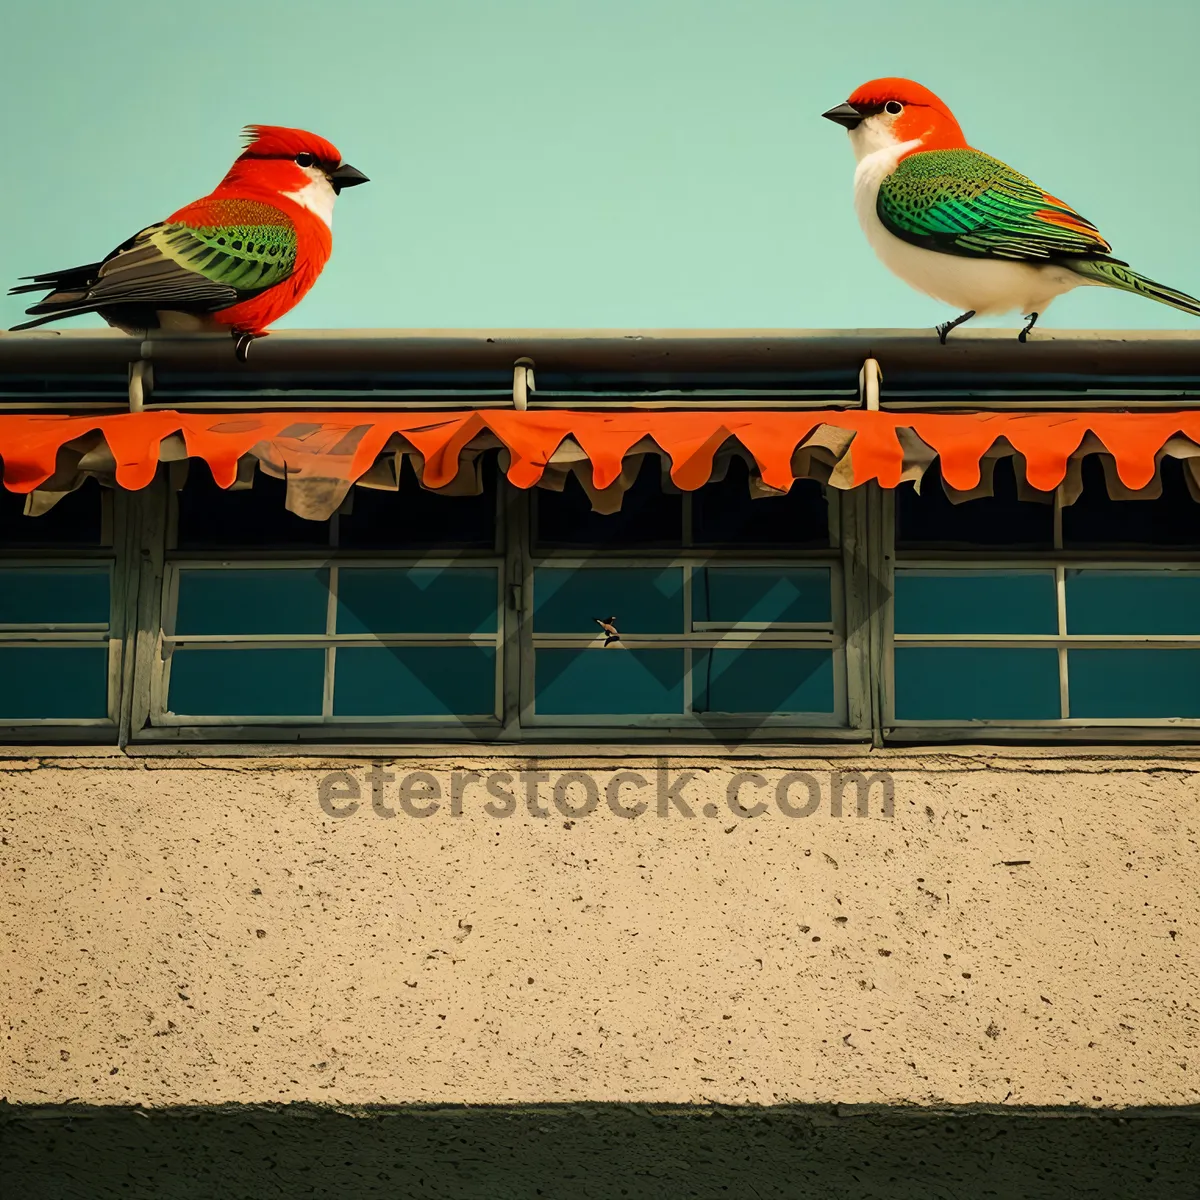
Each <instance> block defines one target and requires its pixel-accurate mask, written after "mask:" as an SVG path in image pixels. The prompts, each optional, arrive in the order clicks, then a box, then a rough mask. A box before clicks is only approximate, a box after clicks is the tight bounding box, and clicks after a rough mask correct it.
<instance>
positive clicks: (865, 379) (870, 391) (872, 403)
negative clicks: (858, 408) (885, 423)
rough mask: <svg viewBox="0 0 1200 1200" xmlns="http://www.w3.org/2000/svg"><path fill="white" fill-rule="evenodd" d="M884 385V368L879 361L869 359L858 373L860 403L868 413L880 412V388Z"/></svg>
mask: <svg viewBox="0 0 1200 1200" xmlns="http://www.w3.org/2000/svg"><path fill="white" fill-rule="evenodd" d="M882 383H883V368H882V367H881V366H880V365H879V362H878V360H877V359H874V358H868V359H867V360H866V361H865V362H864V363H863V365H862V370H861V371H859V373H858V402H859V403H860V404H861V405H862V406H863V408H865V409H866V410H867V412H878V411H879V386H880V384H882Z"/></svg>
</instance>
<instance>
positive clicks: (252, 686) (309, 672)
mask: <svg viewBox="0 0 1200 1200" xmlns="http://www.w3.org/2000/svg"><path fill="white" fill-rule="evenodd" d="M324 688H325V651H324V650H319V649H313V650H295V649H279V650H216V649H208V648H205V649H187V648H184V649H177V650H176V651H175V652H174V654H172V655H171V682H170V694H169V697H168V700H167V707H168V709H169V711H171V712H173V713H178V714H180V715H183V716H191V717H310V716H311V717H319V716H320V715H321V698H322V693H323V691H324Z"/></svg>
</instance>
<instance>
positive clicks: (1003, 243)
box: [876, 149, 1111, 262]
mask: <svg viewBox="0 0 1200 1200" xmlns="http://www.w3.org/2000/svg"><path fill="white" fill-rule="evenodd" d="M876 210H877V212H878V214H879V219H880V221H882V222H883V225H884V227H885V228H886V229H888V230H889V231H890V232H891V233H893V234H895V235H896V237H898V238H902V239H903V240H904V241H906V242H911V243H912V244H913V245H916V246H923V247H925V248H926V249H928V250H938V251H940V252H942V253H943V254H958V255H962V256H964V257H968V258H1005V259H1018V260H1020V259H1025V260H1029V261H1042V262H1044V261H1046V260H1049V259H1055V258H1064V257H1065V258H1076V257H1085V258H1095V257H1098V256H1103V255H1107V254H1108V252H1109V250H1110V249H1111V247H1110V246H1109V244H1108V242H1106V241H1105V240H1104V238H1103V237H1101V236H1100V233H1099V232H1098V230H1097V229H1096V227H1095V226H1094V225H1093V224H1092V223H1091V222H1090V221H1088V220H1085V219H1084V218H1083V217H1081V216H1080V215H1079V214H1078V213H1077V212H1075V210H1074V209H1072V208H1071V207H1070V206H1069V205H1067V204H1064V203H1063V202H1062V201H1061V200H1059V199H1057V198H1056V197H1054V196H1051V195H1050V194H1049V192H1044V191H1042V189H1041V188H1040V187H1038V186H1037V184H1036V183H1034V182H1033V181H1032V180H1030V179H1026V178H1025V176H1024V175H1021V174H1019V173H1018V172H1017V171H1014V170H1013V169H1012V167H1009V166H1006V165H1005V164H1004V163H1002V162H1000V161H999V160H998V159H995V158H991V157H989V156H988V155H986V154H982V153H980V152H979V151H978V150H969V149H964V150H928V151H924V152H921V153H917V154H910V155H909V156H908V157H907V158H905V159H903V160H902V161H901V162H900V164H899V166H897V168H896V170H895V171H894V172H893V173H892V174H891V175H889V176H887V177H886V178H885V179H884V181H883V183H882V185H881V186H880V189H879V198H878V201H877V203H876Z"/></svg>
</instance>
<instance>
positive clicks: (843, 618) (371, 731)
mask: <svg viewBox="0 0 1200 1200" xmlns="http://www.w3.org/2000/svg"><path fill="white" fill-rule="evenodd" d="M167 474H168V472H167V471H165V470H164V471H162V472H160V478H159V479H158V480H156V482H155V484H154V485H153V487H152V488H148V489H146V491H145V493H143V504H144V509H143V512H144V514H145V516H144V518H143V519H144V520H146V521H148V522H149V523H150V525H151V526H156V528H149V529H147V531H146V534H147V541H148V550H147V553H146V554H145V555H144V556H143V559H142V564H141V572H142V583H141V587H142V597H143V601H144V603H143V604H142V606H141V611H140V612H139V615H138V650H137V662H138V676H139V683H138V685H137V686H138V695H137V697H136V699H135V701H134V704H133V706H132V707H133V716H132V732H131V740H133V741H135V742H139V743H155V742H163V741H185V740H186V741H198V742H203V741H208V742H212V741H215V740H223V741H230V742H239V741H247V740H253V741H259V742H263V741H277V742H283V743H286V742H296V741H303V742H312V741H330V740H335V739H336V740H343V739H344V740H363V741H371V742H375V743H376V744H388V743H398V744H408V743H423V742H436V741H471V742H475V741H479V742H488V743H497V744H505V743H518V744H519V743H522V742H540V741H563V740H571V741H578V740H579V737H580V734H581V732H582V731H583V730H585V729H586V730H591V731H593V732H594V733H595V734H596V735H597V736H596V737H595V739H594V740H596V741H598V742H613V741H619V740H646V739H653V738H659V739H661V738H662V737H664V736H668V737H672V738H679V739H681V740H700V741H712V740H728V739H729V737H731V736H736V737H737V738H738V740H745V741H779V740H781V739H782V740H785V741H789V742H806V741H807V742H812V741H816V742H824V743H830V742H837V741H852V742H864V741H869V740H871V738H872V731H871V724H870V715H869V714H870V712H871V701H870V695H869V683H868V676H867V657H868V653H869V651H868V644H867V643H868V639H869V635H870V629H869V622H867V621H866V620H865V619H864V617H865V609H864V612H862V613H858V614H857V615H856V616H854V617H852V616H851V614H850V611H849V610H850V609H851V608H853V607H854V604H855V602H856V598H858V597H860V596H861V595H863V594H864V593H863V585H864V584H865V580H866V555H865V551H866V537H865V510H864V507H863V502H864V497H863V496H862V495H860V494H857V493H853V492H841V491H838V490H837V489H835V488H831V487H827V489H826V496H827V501H828V512H829V523H830V535H831V545H830V546H829V548H827V549H821V548H816V549H814V548H805V549H799V550H774V549H771V548H770V547H766V548H763V547H749V548H746V549H742V548H731V549H728V550H722V549H718V548H710V547H707V546H706V547H697V548H694V549H692V548H687V547H685V548H682V549H681V548H679V547H676V548H672V549H665V550H648V551H641V550H638V551H635V552H630V551H628V550H596V551H588V550H580V549H564V550H547V551H539V552H536V553H535V552H534V551H533V550H532V542H533V538H534V524H533V522H534V520H535V512H534V507H535V505H536V503H537V499H538V493H537V489H529V490H522V489H518V488H516V487H513V486H512V485H511V484H509V483H508V481H507V480H506V479H505V478H504V476H503V474H502V473H497V475H498V477H497V480H496V487H497V489H498V496H497V505H496V514H497V517H496V541H495V548H494V549H493V550H490V551H487V550H463V551H450V552H445V551H441V552H432V551H417V552H412V551H406V552H401V551H393V550H371V551H363V550H354V551H345V552H339V550H338V548H337V546H336V545H333V544H331V545H330V546H329V547H319V548H313V549H312V550H308V549H302V548H295V547H292V548H287V549H265V550H258V549H238V550H179V549H177V548H176V547H175V545H174V543H175V540H176V539H175V536H174V532H173V531H174V528H175V525H176V521H177V512H178V506H177V500H176V494H175V491H174V489H173V488H171V487H170V486H169V484H168V480H167V478H166V476H167ZM155 497H157V500H156V499H155ZM690 500H691V496H690V494H689V493H684V513H685V540H686V532H687V531H690V508H691V505H690ZM156 512H157V514H158V516H157V518H155V515H154V514H155V513H156ZM331 520H332V522H333V524H332V525H331V542H332V541H334V540H336V528H337V525H336V522H337V514H335V515H334V517H333V518H331ZM839 543H840V544H839ZM581 559H584V560H587V561H588V562H589V563H591V564H593V565H597V566H603V565H607V566H617V565H621V564H625V563H629V562H634V561H636V562H639V563H643V564H649V565H662V564H663V563H664V561H673V560H678V559H686V560H687V561H688V562H690V563H693V564H695V563H704V564H715V565H720V564H729V565H731V566H749V565H765V566H771V565H779V564H785V563H786V564H787V565H789V566H803V565H804V564H806V563H813V564H814V565H817V564H818V563H819V564H820V565H822V566H826V565H827V566H829V568H830V572H831V605H832V610H831V617H832V620H831V622H830V623H829V624H830V625H831V627H832V629H831V630H829V631H815V630H812V629H799V630H797V629H781V630H777V631H775V633H774V635H773V636H771V637H770V638H769V640H770V642H771V644H772V645H778V646H779V647H781V648H792V649H795V648H821V649H826V648H828V649H831V650H832V652H833V670H834V703H835V708H834V713H833V715H832V716H825V715H824V714H817V715H816V716H815V717H810V716H807V715H804V714H797V715H790V714H784V715H778V714H770V715H766V716H756V715H754V714H744V715H743V714H697V716H696V717H694V718H691V719H689V720H682V719H681V715H680V714H665V715H662V716H656V717H649V718H646V717H637V718H626V717H621V716H617V717H613V718H604V717H590V716H589V717H582V718H575V717H558V716H547V717H538V716H537V715H536V714H535V713H534V712H533V711H532V704H531V701H532V686H533V685H532V678H533V676H532V669H533V655H534V651H535V645H534V635H533V634H532V632H531V635H530V636H525V630H527V629H529V630H531V631H532V608H531V606H532V602H533V586H532V585H533V571H534V569H535V567H536V565H538V564H540V563H541V562H543V561H545V562H547V563H548V564H554V563H559V564H562V563H563V562H565V561H570V560H581ZM451 561H453V562H458V563H463V564H478V565H496V566H497V567H498V572H497V574H498V583H497V586H498V601H499V604H500V607H499V610H498V614H499V620H498V622H497V631H496V635H495V638H494V641H492V640H491V635H488V637H489V644H494V645H495V646H496V653H497V658H498V666H497V711H498V713H499V714H500V715H499V718H498V719H483V720H471V719H463V720H462V721H445V720H430V719H428V718H424V717H378V718H376V717H371V718H364V717H336V716H333V715H332V714H329V715H327V716H326V715H323V716H322V717H319V718H316V717H309V716H303V717H269V716H268V717H255V718H241V719H239V718H234V717H207V718H198V717H192V716H188V715H186V714H182V715H177V714H169V713H168V712H167V710H166V701H167V695H168V692H167V689H168V686H169V672H170V667H169V662H168V661H167V660H168V659H169V657H170V655H169V650H170V648H171V647H172V646H174V645H179V644H183V643H185V642H187V641H189V640H190V641H193V642H196V641H200V640H206V641H217V642H226V643H238V644H245V645H251V644H254V643H255V642H256V641H257V644H259V645H262V644H264V643H265V642H266V641H267V640H270V639H264V638H262V637H259V636H257V635H247V636H246V637H245V638H244V639H243V638H241V637H225V636H224V635H222V636H220V637H217V636H213V637H211V638H205V637H203V636H201V637H199V638H198V637H197V635H176V634H175V633H174V631H173V629H168V628H167V626H166V625H165V624H164V623H163V621H164V618H167V619H169V615H170V614H172V613H173V612H174V603H175V599H176V595H175V592H174V589H176V588H177V580H178V573H179V570H180V569H181V568H183V567H197V566H199V567H200V569H204V564H209V565H210V566H211V565H217V566H219V565H222V564H230V565H233V564H239V565H244V566H245V567H247V568H250V567H254V568H259V569H262V568H268V569H270V568H272V567H275V568H280V569H284V568H287V567H297V566H300V567H308V568H313V567H324V568H328V567H334V566H338V567H342V566H350V565H357V566H369V567H376V568H378V567H384V566H387V567H392V566H395V567H402V566H406V565H408V566H420V565H430V564H432V563H436V562H451ZM855 573H857V575H856V577H857V578H859V580H860V586H859V587H858V588H857V589H856V588H853V587H850V586H848V585H847V583H846V580H847V578H848V577H850V576H851V575H852V574H855ZM689 602H690V595H689ZM331 603H336V601H335V600H333V601H331ZM860 607H861V605H860ZM549 636H551V637H553V636H557V635H549ZM565 636H570V635H565ZM326 638H329V635H328V634H324V635H307V636H302V637H296V636H293V635H288V636H284V635H280V636H278V637H277V638H275V639H274V640H273V643H272V644H275V645H285V644H286V645H292V644H299V645H313V644H318V643H322V642H323V639H326ZM438 638H442V644H445V635H428V634H426V635H412V636H411V638H410V637H409V635H398V636H397V637H396V638H395V639H392V638H387V639H384V640H385V641H392V640H395V641H410V640H411V641H415V642H418V643H424V644H434V643H435V642H436V640H437V639H438ZM360 640H362V641H365V642H366V643H367V644H375V642H376V641H377V640H378V639H374V638H373V637H372V636H371V635H366V637H364V638H362V639H360ZM455 640H462V639H455ZM602 640H603V639H602V635H601V642H602ZM677 640H678V641H680V642H687V644H688V647H689V648H691V649H695V648H703V647H704V646H706V645H710V644H726V645H736V644H744V643H745V642H747V641H755V640H757V641H762V640H763V631H754V630H748V629H747V630H724V631H717V630H712V631H697V630H695V629H693V630H692V631H691V633H690V634H681V635H679V637H678V639H677ZM332 641H333V643H334V644H347V643H346V642H343V641H342V640H341V637H340V635H334V637H333V639H332ZM471 644H478V640H477V639H476V641H474V642H472V643H471ZM335 669H336V668H335ZM328 677H329V673H328V666H327V668H326V697H325V700H326V704H325V705H323V707H327V706H328V686H329V685H328Z"/></svg>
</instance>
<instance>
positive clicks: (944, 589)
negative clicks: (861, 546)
mask: <svg viewBox="0 0 1200 1200" xmlns="http://www.w3.org/2000/svg"><path fill="white" fill-rule="evenodd" d="M895 622H896V625H895V629H896V632H897V633H1057V632H1058V612H1057V603H1056V598H1055V586H1054V572H1053V571H921V570H897V571H896V600H895Z"/></svg>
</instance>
